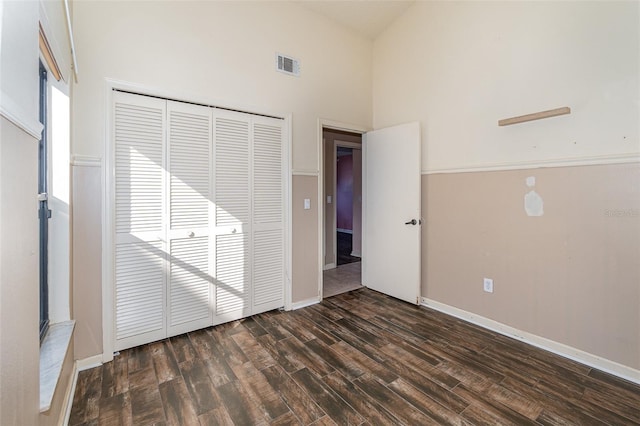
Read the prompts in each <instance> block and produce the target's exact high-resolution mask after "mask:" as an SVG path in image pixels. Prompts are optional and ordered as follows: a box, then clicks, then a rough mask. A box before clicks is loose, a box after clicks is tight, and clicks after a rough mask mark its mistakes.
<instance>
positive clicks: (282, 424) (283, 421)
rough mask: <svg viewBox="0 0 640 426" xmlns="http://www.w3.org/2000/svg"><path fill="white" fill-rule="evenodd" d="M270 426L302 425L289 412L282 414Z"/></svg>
mask: <svg viewBox="0 0 640 426" xmlns="http://www.w3.org/2000/svg"><path fill="white" fill-rule="evenodd" d="M270 425H271V426H296V425H302V423H301V422H300V420H299V419H298V418H297V417H296V416H295V414H293V413H292V412H291V411H289V412H287V413H285V414H283V415H282V416H280V417H278V418H277V419H275V420H273V421H272V422H271V423H270Z"/></svg>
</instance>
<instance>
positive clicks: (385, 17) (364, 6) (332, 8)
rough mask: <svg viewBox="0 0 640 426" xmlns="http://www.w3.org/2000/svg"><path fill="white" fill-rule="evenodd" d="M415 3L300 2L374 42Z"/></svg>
mask: <svg viewBox="0 0 640 426" xmlns="http://www.w3.org/2000/svg"><path fill="white" fill-rule="evenodd" d="M414 3H415V1H414V0H411V1H406V0H386V1H379V0H345V1H326V0H325V1H321V0H312V1H300V2H299V4H300V5H302V6H303V7H306V8H308V9H311V10H313V11H315V12H317V13H320V14H322V15H324V16H326V17H328V18H330V19H333V20H335V21H337V22H339V23H340V24H342V25H344V26H346V27H348V28H350V29H351V30H353V31H355V32H357V33H359V34H361V35H363V36H364V37H367V38H369V39H370V40H374V39H375V38H376V37H377V36H378V35H380V34H381V33H382V32H384V30H385V29H387V27H388V26H389V25H390V24H391V23H392V22H393V21H394V20H395V19H396V18H398V17H399V16H400V15H402V14H403V13H404V12H405V11H406V10H407V9H408V8H409V7H410V6H411V5H412V4H414Z"/></svg>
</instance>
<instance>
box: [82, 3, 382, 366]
mask: <svg viewBox="0 0 640 426" xmlns="http://www.w3.org/2000/svg"><path fill="white" fill-rule="evenodd" d="M73 25H74V31H75V37H76V48H77V56H78V69H79V70H81V71H80V72H81V77H79V81H78V83H77V84H75V85H74V88H73V105H72V109H73V111H72V121H73V123H74V125H73V131H72V148H71V150H72V153H73V154H75V155H81V156H89V157H102V156H103V151H104V135H105V122H106V112H105V79H106V78H110V79H115V80H120V81H125V82H129V83H133V84H138V85H142V86H146V87H151V88H153V89H157V90H162V91H165V92H169V93H172V94H174V96H177V97H181V98H184V99H186V100H194V101H200V102H210V103H214V104H217V105H222V106H229V107H234V108H238V109H244V110H247V109H248V110H250V111H255V112H262V113H270V114H275V115H285V114H292V117H293V118H292V126H293V129H292V135H293V136H292V139H293V140H292V145H293V146H292V153H291V156H292V160H293V169H294V170H295V171H297V172H302V173H318V171H319V165H318V162H319V158H318V149H317V144H318V140H317V131H318V128H317V126H318V119H319V118H322V119H326V120H337V119H338V118H339V119H340V121H344V122H349V123H354V124H356V125H359V126H362V127H370V124H371V54H372V52H371V46H372V42H371V41H370V40H368V39H366V38H364V37H359V36H357V35H355V34H354V33H353V32H351V31H349V30H347V29H344V28H342V27H341V26H340V25H339V24H336V23H334V22H332V21H330V20H328V19H327V18H325V17H323V16H320V15H318V14H316V13H314V12H311V11H310V10H307V9H306V8H303V7H301V6H299V5H296V4H294V3H290V2H189V1H186V2H146V1H130V2H111V1H103V2H101V1H77V2H74V10H73ZM276 52H279V53H283V54H287V55H291V56H293V57H295V58H297V59H299V60H300V61H301V70H302V71H301V76H300V77H291V76H288V75H285V74H282V73H279V72H277V71H276V70H275V54H276ZM335 64H340V66H336V65H335ZM354 75H357V76H358V78H357V79H352V78H351V76H354ZM299 179H302V180H303V181H306V180H308V178H305V177H300V178H299ZM314 179H316V186H315V187H314V189H313V194H310V196H309V197H306V198H310V199H311V200H312V203H313V204H316V203H317V199H318V196H317V177H316V178H314ZM297 181H298V178H294V182H297ZM94 184H95V185H96V186H95V187H94V188H92V189H89V188H85V189H83V191H85V190H86V193H87V194H89V193H91V192H93V193H95V194H99V193H100V191H101V188H100V186H98V185H97V182H95V183H94ZM85 200H86V202H87V203H90V202H91V200H90V199H89V198H85ZM83 202H84V201H83ZM301 203H302V201H301V199H299V198H296V197H295V196H294V197H293V205H294V212H295V208H296V207H297V206H298V204H299V205H300V206H301V205H302V204H301ZM76 207H77V208H78V209H91V210H92V209H93V207H91V206H89V205H86V206H76ZM314 208H316V209H317V206H316V207H314ZM92 211H93V210H92ZM311 214H314V215H315V216H314V217H315V219H314V220H315V222H314V223H313V225H311V226H309V225H308V219H307V216H305V215H311ZM317 216H318V214H317V211H316V212H305V213H304V215H302V216H297V219H296V217H294V222H293V225H294V234H293V236H292V238H293V241H294V253H296V258H295V260H294V271H293V301H294V302H295V301H299V300H304V299H307V298H309V297H314V296H316V295H317V286H318V273H317V270H318V268H319V265H317V263H318V259H319V257H318V254H317V247H318V243H319V241H318V232H317V229H318V218H317ZM302 218H304V219H302ZM300 220H302V223H304V225H300V226H298V223H300ZM76 228H77V227H76V224H74V233H75V231H76ZM74 238H82V239H83V241H84V242H85V243H86V245H85V247H86V250H82V251H81V250H79V249H78V248H76V249H74V258H73V264H74V267H75V271H74V273H75V274H79V273H80V271H79V268H83V267H82V266H78V265H93V262H94V259H93V257H92V256H93V253H95V252H96V251H97V250H100V249H101V236H100V232H99V228H95V227H91V228H88V229H87V234H86V235H81V236H79V235H74ZM88 245H91V247H89V246H88ZM307 247H308V249H307ZM302 253H307V254H308V255H309V256H310V257H306V255H305V257H304V258H301V257H300V256H301V254H302ZM87 256H89V257H91V258H87ZM300 265H307V266H304V267H301V266H300ZM308 265H311V266H310V267H308ZM82 274H84V272H83V273H82ZM85 275H86V278H83V279H82V281H77V282H76V283H75V284H74V286H75V288H74V293H75V299H76V303H78V302H79V301H80V300H85V297H86V298H88V299H86V300H88V302H89V303H88V305H89V306H93V305H94V304H95V303H97V302H99V305H101V303H102V302H101V291H102V290H101V281H100V280H96V279H94V278H93V277H95V276H96V274H95V271H94V272H91V273H89V272H88V271H87V273H86V274H85ZM89 277H91V278H89ZM77 278H78V276H77V275H76V276H74V279H77ZM79 309H83V310H84V308H78V307H76V313H77V314H79V315H83V316H84V315H85V314H86V316H87V317H86V319H87V322H86V323H80V320H79V324H78V330H79V336H78V339H77V340H76V345H77V349H76V352H77V354H78V355H80V354H82V355H97V354H98V352H95V351H96V350H98V346H97V344H96V342H98V341H99V340H98V336H99V335H100V333H101V327H102V323H101V321H100V322H99V323H96V322H95V319H96V318H97V312H96V311H91V312H90V311H89V310H88V309H87V310H86V311H83V312H80V311H79ZM83 322H84V321H83ZM92 352H94V353H92Z"/></svg>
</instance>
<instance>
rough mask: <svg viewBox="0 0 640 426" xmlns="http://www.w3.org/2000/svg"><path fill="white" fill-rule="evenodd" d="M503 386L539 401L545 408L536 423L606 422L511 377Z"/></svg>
mask: <svg viewBox="0 0 640 426" xmlns="http://www.w3.org/2000/svg"><path fill="white" fill-rule="evenodd" d="M500 385H501V386H503V387H505V388H507V389H509V390H511V391H514V392H516V393H518V394H520V395H522V396H524V397H526V398H528V399H530V400H533V401H537V402H538V403H540V404H541V405H542V406H543V407H544V408H543V410H542V412H541V413H540V415H539V416H538V418H537V419H536V421H537V422H538V423H541V424H569V425H592V424H593V425H601V424H605V423H604V422H602V421H600V420H597V419H595V418H594V417H592V416H590V415H588V414H586V413H584V412H583V411H582V410H580V409H579V408H578V407H576V406H575V405H573V404H572V403H570V402H568V401H566V400H563V399H562V398H557V397H555V396H550V395H547V394H545V393H543V392H541V391H540V390H538V389H536V388H533V387H531V386H529V385H528V384H527V383H523V382H520V381H518V380H516V379H512V378H510V377H507V378H505V379H504V380H503V381H502V382H501V383H500Z"/></svg>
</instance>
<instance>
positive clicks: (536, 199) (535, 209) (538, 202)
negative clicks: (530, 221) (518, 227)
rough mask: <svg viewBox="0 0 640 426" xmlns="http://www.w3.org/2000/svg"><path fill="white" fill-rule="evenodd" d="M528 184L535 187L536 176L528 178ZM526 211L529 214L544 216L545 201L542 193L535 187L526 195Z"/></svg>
mask: <svg viewBox="0 0 640 426" xmlns="http://www.w3.org/2000/svg"><path fill="white" fill-rule="evenodd" d="M526 183H527V186H528V187H529V188H533V187H534V186H535V184H536V178H535V176H529V177H528V178H527V179H526ZM524 211H525V212H526V213H527V216H534V217H536V216H542V215H543V214H544V201H543V200H542V197H541V196H540V194H538V193H537V192H536V191H534V190H533V189H532V190H531V191H529V192H527V193H526V194H525V195H524Z"/></svg>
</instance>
